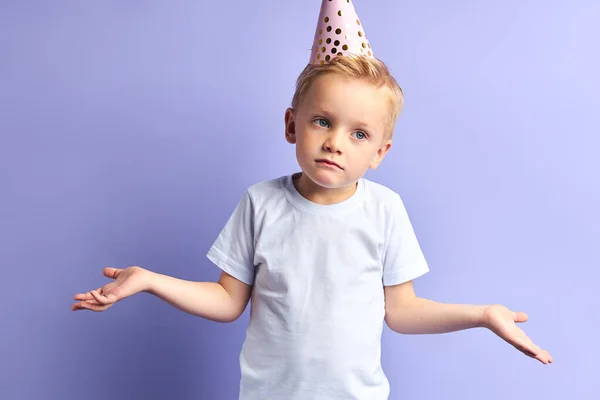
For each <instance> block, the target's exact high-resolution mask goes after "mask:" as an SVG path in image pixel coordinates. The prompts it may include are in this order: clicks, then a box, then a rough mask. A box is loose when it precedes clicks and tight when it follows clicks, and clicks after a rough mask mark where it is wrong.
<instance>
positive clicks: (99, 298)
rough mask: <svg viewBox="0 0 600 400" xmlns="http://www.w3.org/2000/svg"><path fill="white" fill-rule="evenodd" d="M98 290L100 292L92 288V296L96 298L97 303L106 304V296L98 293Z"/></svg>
mask: <svg viewBox="0 0 600 400" xmlns="http://www.w3.org/2000/svg"><path fill="white" fill-rule="evenodd" d="M99 292H100V290H92V291H91V292H90V293H91V294H92V296H93V297H94V300H96V301H97V302H98V303H100V304H107V303H108V299H107V298H106V296H104V295H103V294H100V293H99Z"/></svg>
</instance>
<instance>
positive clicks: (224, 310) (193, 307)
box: [147, 272, 252, 322]
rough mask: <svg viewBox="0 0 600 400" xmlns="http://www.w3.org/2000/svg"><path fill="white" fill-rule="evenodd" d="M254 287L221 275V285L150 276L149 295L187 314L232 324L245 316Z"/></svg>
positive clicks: (158, 275) (224, 274) (152, 274)
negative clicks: (241, 316) (242, 315)
mask: <svg viewBox="0 0 600 400" xmlns="http://www.w3.org/2000/svg"><path fill="white" fill-rule="evenodd" d="M251 289H252V287H251V286H249V285H246V284H245V283H243V282H241V281H239V280H237V279H235V278H234V277H232V276H231V275H229V274H227V273H225V272H222V273H221V277H220V278H219V281H218V282H193V281H185V280H181V279H177V278H173V277H170V276H167V275H161V274H156V273H151V275H150V277H149V283H148V290H147V292H148V293H150V294H152V295H154V296H156V297H158V298H160V299H161V300H164V301H166V302H167V303H169V304H170V305H172V306H174V307H176V308H178V309H179V310H181V311H184V312H186V313H189V314H192V315H196V316H198V317H202V318H205V319H209V320H211V321H216V322H232V321H235V320H236V319H238V318H239V316H240V315H241V314H242V313H243V312H244V310H245V309H246V306H247V305H248V301H249V300H250V292H251Z"/></svg>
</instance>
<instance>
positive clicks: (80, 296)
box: [73, 288, 103, 300]
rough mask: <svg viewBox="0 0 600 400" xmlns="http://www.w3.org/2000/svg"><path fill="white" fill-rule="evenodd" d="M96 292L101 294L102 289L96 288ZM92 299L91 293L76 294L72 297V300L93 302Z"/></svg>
mask: <svg viewBox="0 0 600 400" xmlns="http://www.w3.org/2000/svg"><path fill="white" fill-rule="evenodd" d="M96 290H97V291H98V293H103V289H102V288H97V289H96ZM93 299H94V297H93V296H92V292H87V293H78V294H76V295H75V296H73V300H93Z"/></svg>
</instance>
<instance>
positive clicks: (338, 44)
mask: <svg viewBox="0 0 600 400" xmlns="http://www.w3.org/2000/svg"><path fill="white" fill-rule="evenodd" d="M335 56H365V57H373V50H371V44H370V43H369V41H368V40H367V35H366V34H365V31H364V29H363V26H362V23H361V21H360V19H359V18H358V15H357V14H356V10H355V9H354V4H353V2H352V0H322V2H321V12H320V13H319V22H318V23H317V30H316V32H315V39H314V42H313V47H312V53H311V55H310V63H311V64H325V63H326V62H328V61H329V60H331V59H332V58H333V57H335Z"/></svg>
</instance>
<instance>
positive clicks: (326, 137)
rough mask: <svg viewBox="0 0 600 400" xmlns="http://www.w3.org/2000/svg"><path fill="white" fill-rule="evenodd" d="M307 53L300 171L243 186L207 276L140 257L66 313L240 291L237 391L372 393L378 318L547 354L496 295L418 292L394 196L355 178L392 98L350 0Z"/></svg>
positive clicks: (294, 138)
mask: <svg viewBox="0 0 600 400" xmlns="http://www.w3.org/2000/svg"><path fill="white" fill-rule="evenodd" d="M322 4H323V5H322V8H321V13H320V16H319V24H318V26H317V32H316V34H315V39H314V40H315V42H314V48H313V52H312V55H311V62H310V63H309V65H308V66H307V67H306V68H305V70H304V71H303V72H302V74H301V75H300V77H299V79H298V81H297V90H296V93H295V95H294V97H293V100H292V107H290V108H288V109H287V110H286V113H285V138H286V140H287V141H288V142H289V143H291V144H294V145H295V147H296V157H297V160H298V163H299V166H300V169H301V172H298V173H294V174H291V175H289V176H283V177H280V178H277V179H272V180H268V181H263V182H260V183H257V184H255V185H253V186H251V187H250V188H249V189H248V190H247V192H246V193H245V195H244V196H243V198H242V199H241V200H240V202H239V204H238V206H237V207H236V209H235V210H234V212H233V214H232V215H231V217H230V219H229V220H228V222H227V223H226V225H225V227H224V228H223V230H222V231H221V233H220V235H219V236H218V237H217V239H216V241H215V242H214V244H213V246H212V247H211V248H210V250H209V252H208V255H207V256H208V258H209V259H210V260H211V261H212V262H213V263H214V264H216V265H217V266H218V267H219V268H221V270H222V273H221V277H220V279H219V281H218V282H190V281H184V280H179V279H176V278H173V277H169V276H165V275H161V274H157V273H154V272H151V271H149V270H147V269H143V268H141V267H137V266H135V267H129V268H125V269H115V268H106V269H104V274H105V275H106V276H107V277H109V278H112V279H114V281H113V282H111V283H109V284H107V285H105V286H104V287H102V288H99V289H96V290H92V291H90V292H88V293H84V294H78V295H76V296H75V300H78V301H79V302H77V303H76V304H74V305H73V310H84V309H85V310H92V311H104V310H106V309H108V308H109V307H110V306H112V305H113V304H115V303H116V302H118V301H119V300H122V299H124V298H126V297H129V296H132V295H134V294H135V293H139V292H149V293H152V294H153V295H155V296H157V297H159V298H161V299H163V300H164V301H166V302H168V303H169V304H171V305H173V306H174V307H177V308H178V309H180V310H183V311H185V312H187V313H191V314H194V315H197V316H199V317H202V318H206V319H210V320H213V321H219V322H229V321H234V320H235V319H237V318H238V317H239V316H240V315H241V314H242V312H243V311H244V310H245V309H246V306H247V304H248V302H249V301H250V299H252V301H251V311H250V323H249V326H248V329H247V332H246V340H245V342H244V344H243V347H242V350H241V355H240V367H241V374H242V379H241V385H240V397H239V398H240V399H242V400H255V399H256V400H259V399H260V400H264V399H269V400H271V399H273V400H275V399H285V400H308V399H328V400H332V399H344V400H349V399H358V400H384V399H387V398H388V395H389V383H388V380H387V378H386V376H385V374H384V372H383V370H382V367H381V362H380V359H381V345H380V343H381V334H382V329H383V322H384V321H385V322H386V323H387V325H388V326H389V327H390V328H391V329H392V330H394V331H395V332H398V333H404V334H418V333H421V334H430V333H444V332H451V331H458V330H463V329H468V328H473V327H485V328H488V329H490V330H491V331H493V332H494V333H496V334H497V335H498V336H499V337H500V338H502V339H504V340H505V341H507V342H508V343H510V344H512V345H513V346H514V347H516V348H517V349H519V350H520V351H522V352H524V353H525V354H527V355H529V356H531V357H534V358H536V359H537V360H539V361H540V362H542V363H544V364H546V363H549V362H552V358H551V356H550V355H549V354H548V352H546V351H544V350H541V349H540V348H538V347H537V346H536V345H534V344H533V343H532V341H531V340H530V339H529V338H528V337H527V336H526V335H525V333H524V332H523V331H522V330H521V329H519V328H518V327H517V325H516V323H517V322H524V321H526V320H527V317H526V315H525V314H523V313H517V312H513V311H510V310H509V309H507V308H506V307H504V306H501V305H491V306H475V305H459V304H442V303H437V302H434V301H430V300H426V299H423V298H419V297H417V296H416V294H415V292H414V290H413V284H412V281H413V280H414V279H415V278H417V277H419V276H421V275H423V274H425V273H426V272H427V271H428V265H427V262H426V260H425V257H424V256H423V254H422V251H421V248H420V246H419V243H418V241H417V239H416V237H415V234H414V232H413V229H412V226H411V223H410V220H409V217H408V215H407V212H406V210H405V208H404V205H403V203H402V200H401V198H400V196H399V195H398V194H396V193H395V192H393V191H392V190H390V189H388V188H386V187H384V186H383V185H380V184H376V183H374V182H371V181H369V180H366V179H365V178H363V175H364V174H365V172H366V171H367V169H368V168H372V169H375V168H377V166H378V165H379V164H380V163H381V162H382V161H383V159H384V157H385V156H386V154H387V153H388V151H389V149H390V147H391V144H392V133H393V130H394V125H395V122H396V118H397V117H398V114H399V113H400V110H401V107H402V103H403V96H402V91H401V89H400V87H399V86H398V85H397V83H396V81H395V80H394V78H393V77H392V76H391V75H390V73H389V71H388V69H387V68H386V66H385V65H384V64H383V63H382V62H381V61H379V60H378V59H376V58H375V57H374V56H373V53H372V49H371V46H370V44H369V42H368V40H367V37H366V35H365V33H364V30H363V28H362V25H361V23H360V20H359V19H358V17H357V15H356V12H355V10H354V7H353V5H352V4H351V3H350V2H349V0H337V1H336V0H334V1H329V0H324V1H323V3H322Z"/></svg>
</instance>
